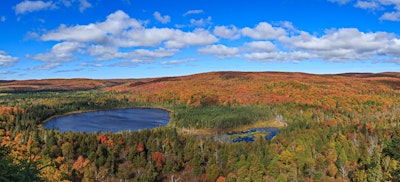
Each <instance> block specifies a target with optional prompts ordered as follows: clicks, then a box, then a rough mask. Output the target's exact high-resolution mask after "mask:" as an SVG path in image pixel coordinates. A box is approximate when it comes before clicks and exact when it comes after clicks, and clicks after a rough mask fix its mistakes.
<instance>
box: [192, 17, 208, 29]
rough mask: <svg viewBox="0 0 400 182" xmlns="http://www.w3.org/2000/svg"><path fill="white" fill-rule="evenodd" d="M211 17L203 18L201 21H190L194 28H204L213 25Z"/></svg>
mask: <svg viewBox="0 0 400 182" xmlns="http://www.w3.org/2000/svg"><path fill="white" fill-rule="evenodd" d="M211 19H212V18H211V16H209V17H207V18H201V19H198V20H196V19H191V20H190V24H191V25H193V26H198V27H203V26H206V25H209V24H211Z"/></svg>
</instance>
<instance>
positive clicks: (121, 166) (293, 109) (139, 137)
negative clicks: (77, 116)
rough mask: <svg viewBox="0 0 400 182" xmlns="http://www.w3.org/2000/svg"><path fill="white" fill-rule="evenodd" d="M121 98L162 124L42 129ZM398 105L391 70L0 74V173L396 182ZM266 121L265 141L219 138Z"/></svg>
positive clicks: (118, 104)
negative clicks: (21, 77) (113, 76)
mask: <svg viewBox="0 0 400 182" xmlns="http://www.w3.org/2000/svg"><path fill="white" fill-rule="evenodd" d="M129 107H159V108H165V109H167V110H169V111H171V121H170V123H169V124H168V125H167V126H165V127H160V128H156V129H152V130H142V131H136V132H118V133H110V132H108V133H74V132H67V133H60V132H58V131H57V130H46V129H44V128H43V127H42V126H41V124H42V123H43V122H44V121H45V120H46V119H48V118H50V117H52V116H55V115H63V114H67V113H71V112H82V111H89V110H99V109H115V108H129ZM399 114H400V73H379V74H367V73H362V74H356V73H348V74H338V75H312V74H304V73H271V72H260V73H252V72H212V73H202V74H197V75H189V76H184V77H165V78H148V79H125V80H89V79H69V80H65V79H53V80H29V81H0V147H1V149H0V159H1V160H0V181H41V180H43V181H121V180H122V181H400V164H399V162H400V153H399V151H400V133H399V132H400V126H399V124H400V117H399ZM274 123H275V125H276V123H278V124H280V125H276V126H279V127H280V128H281V132H280V133H279V134H278V135H276V136H275V137H274V138H273V139H272V140H270V141H266V140H264V139H263V138H258V139H256V140H255V142H250V143H245V142H240V143H230V142H223V141H221V140H219V139H218V137H219V134H220V132H223V131H225V130H231V129H233V128H241V127H244V126H248V125H258V124H261V125H263V124H265V125H268V124H271V126H275V125H274ZM200 130H201V131H209V132H196V131H200ZM188 131H191V132H188Z"/></svg>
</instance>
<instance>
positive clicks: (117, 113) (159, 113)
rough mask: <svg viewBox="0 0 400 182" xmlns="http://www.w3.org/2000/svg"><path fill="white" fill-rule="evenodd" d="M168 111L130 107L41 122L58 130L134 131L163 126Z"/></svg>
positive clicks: (166, 120)
mask: <svg viewBox="0 0 400 182" xmlns="http://www.w3.org/2000/svg"><path fill="white" fill-rule="evenodd" d="M169 119H170V115H169V112H168V111H166V110H163V109H154V108H130V109H115V110H106V111H93V112H84V113H77V114H69V115H65V116H60V117H56V118H53V119H51V120H49V121H48V122H46V123H45V124H43V126H44V127H45V128H46V129H52V128H53V127H54V128H55V129H58V130H59V131H60V132H68V131H72V132H97V131H100V132H108V131H111V132H118V131H136V130H141V129H151V128H155V127H159V126H165V125H166V124H167V123H168V122H169Z"/></svg>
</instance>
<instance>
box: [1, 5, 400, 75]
mask: <svg viewBox="0 0 400 182" xmlns="http://www.w3.org/2000/svg"><path fill="white" fill-rule="evenodd" d="M0 2H1V6H0V80H25V79H46V78H92V79H112V78H149V77H163V76H180V75H188V74H196V73H202V72H211V71H257V72H258V71H282V72H306V73H315V74H332V73H344V72H374V73H376V72H386V71H396V72H399V71H400V0H307V1H305V0H281V1H266V0H252V1H244V0H235V1H232V0H230V1H228V0H217V1H216V0H202V1H184V0H142V1H139V0H113V1H109V0H42V1H36V0H24V1H20V0H12V1H10V0H0Z"/></svg>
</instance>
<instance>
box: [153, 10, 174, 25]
mask: <svg viewBox="0 0 400 182" xmlns="http://www.w3.org/2000/svg"><path fill="white" fill-rule="evenodd" d="M153 16H154V18H155V19H156V20H157V21H159V22H161V23H162V24H167V23H169V22H171V17H170V16H168V15H165V16H162V15H161V14H160V12H158V11H156V12H154V14H153Z"/></svg>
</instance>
